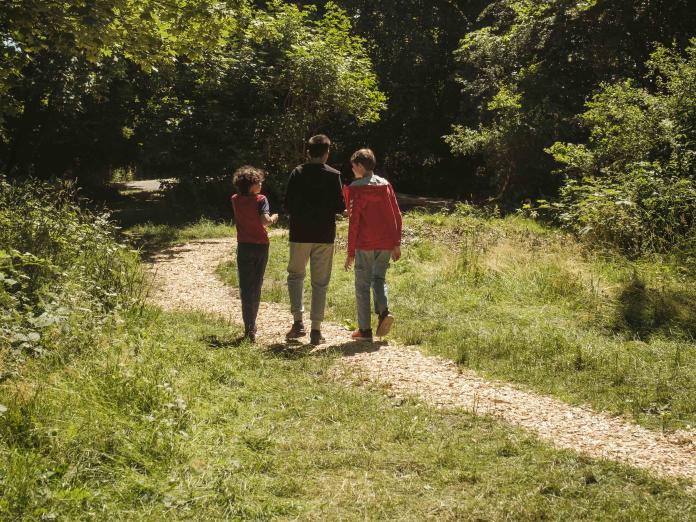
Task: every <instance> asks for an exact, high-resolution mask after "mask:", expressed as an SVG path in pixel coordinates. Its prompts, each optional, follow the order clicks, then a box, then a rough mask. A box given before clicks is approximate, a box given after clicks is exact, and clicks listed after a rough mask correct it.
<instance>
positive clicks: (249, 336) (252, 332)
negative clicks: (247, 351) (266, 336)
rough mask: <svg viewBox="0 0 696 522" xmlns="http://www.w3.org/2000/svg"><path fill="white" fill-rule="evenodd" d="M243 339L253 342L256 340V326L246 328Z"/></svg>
mask: <svg viewBox="0 0 696 522" xmlns="http://www.w3.org/2000/svg"><path fill="white" fill-rule="evenodd" d="M244 339H246V340H247V341H249V342H250V343H252V344H253V343H255V342H256V328H253V329H249V330H246V331H245V332H244Z"/></svg>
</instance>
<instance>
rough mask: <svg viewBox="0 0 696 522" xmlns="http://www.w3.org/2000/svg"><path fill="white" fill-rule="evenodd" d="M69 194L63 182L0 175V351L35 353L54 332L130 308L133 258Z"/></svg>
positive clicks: (103, 221) (100, 219)
mask: <svg viewBox="0 0 696 522" xmlns="http://www.w3.org/2000/svg"><path fill="white" fill-rule="evenodd" d="M75 196H76V194H75V190H74V188H73V187H72V186H71V185H69V184H63V185H59V184H49V183H44V182H39V181H26V182H23V183H15V184H12V183H9V182H8V181H7V180H6V179H4V178H2V177H0V348H8V347H13V348H15V349H18V350H23V351H29V352H34V353H41V352H42V351H43V350H44V349H45V348H47V347H48V346H49V345H50V344H51V341H50V339H51V338H55V335H53V334H55V333H56V332H60V331H64V329H69V328H70V326H73V327H75V328H78V329H79V328H80V326H81V325H84V321H86V320H90V321H93V320H98V319H99V318H101V317H105V316H106V314H108V313H109V312H110V311H114V310H127V309H130V307H131V306H132V305H133V304H134V302H135V299H136V297H137V296H138V294H139V291H140V288H141V287H142V285H141V283H142V278H141V277H140V272H139V269H138V263H137V256H135V254H134V253H133V252H132V251H130V250H129V249H128V248H127V247H126V246H124V245H121V244H119V243H117V241H116V240H115V228H114V226H113V225H112V224H111V223H110V222H109V219H108V215H107V214H96V213H93V212H89V211H86V210H83V209H81V208H80V207H79V205H78V204H77V203H76V198H75Z"/></svg>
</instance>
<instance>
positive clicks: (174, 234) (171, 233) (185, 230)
mask: <svg viewBox="0 0 696 522" xmlns="http://www.w3.org/2000/svg"><path fill="white" fill-rule="evenodd" d="M124 233H125V235H126V236H127V237H128V238H129V239H130V240H131V241H132V242H133V243H135V244H137V245H139V246H141V247H142V248H143V249H144V250H146V251H155V250H157V249H160V248H163V247H166V246H169V245H171V244H175V243H182V242H186V241H192V240H195V239H212V238H220V237H232V236H235V235H236V232H235V229H234V226H233V225H232V224H231V223H230V222H221V221H213V220H210V219H208V218H200V219H199V220H198V221H196V222H193V223H188V224H186V225H182V226H173V225H168V224H163V223H159V224H157V223H144V224H138V225H134V226H132V227H129V228H128V229H127V230H125V232H124Z"/></svg>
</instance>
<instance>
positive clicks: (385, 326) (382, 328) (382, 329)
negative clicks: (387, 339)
mask: <svg viewBox="0 0 696 522" xmlns="http://www.w3.org/2000/svg"><path fill="white" fill-rule="evenodd" d="M393 324H394V316H393V315H392V314H390V313H389V310H386V311H385V312H382V313H381V314H379V322H378V323H377V331H376V332H375V335H376V336H377V337H384V336H385V335H387V334H388V333H389V330H391V327H392V325H393Z"/></svg>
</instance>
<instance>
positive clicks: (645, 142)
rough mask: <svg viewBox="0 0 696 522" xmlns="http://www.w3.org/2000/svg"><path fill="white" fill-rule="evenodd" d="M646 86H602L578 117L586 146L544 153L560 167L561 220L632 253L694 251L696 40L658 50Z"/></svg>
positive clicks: (557, 145) (567, 145)
mask: <svg viewBox="0 0 696 522" xmlns="http://www.w3.org/2000/svg"><path fill="white" fill-rule="evenodd" d="M647 69H648V74H647V78H646V80H648V81H647V82H646V83H647V84H648V85H651V86H652V88H646V87H640V86H638V85H636V82H635V81H632V80H625V81H620V82H617V83H607V84H604V85H602V87H601V88H600V90H599V91H598V92H597V93H596V94H595V95H594V96H593V98H592V100H591V101H589V102H588V103H587V110H586V111H585V112H584V113H583V114H582V115H581V116H580V119H581V122H582V124H583V126H584V127H585V128H586V129H587V130H588V131H589V138H588V140H587V143H579V144H571V143H562V142H557V143H555V144H554V145H553V146H552V147H550V148H549V149H548V151H549V153H550V154H551V155H553V157H554V158H555V159H556V161H558V162H560V163H561V164H563V165H564V168H563V169H562V172H563V174H564V179H565V184H564V186H563V188H562V190H561V204H560V205H559V208H560V209H561V213H560V216H561V218H562V219H563V221H564V222H565V223H566V224H567V225H569V226H570V227H571V228H574V229H575V230H577V231H579V232H582V233H583V234H585V235H586V236H587V237H589V238H592V239H593V240H599V241H602V242H606V243H611V244H614V245H617V246H619V247H621V248H623V249H624V250H625V251H627V252H630V253H643V252H648V251H656V250H657V251H669V250H672V249H673V248H675V247H677V248H678V249H681V250H687V251H691V252H692V253H693V252H696V220H695V218H694V216H696V39H693V40H692V41H691V45H690V46H689V47H688V48H687V49H686V53H685V54H684V55H682V54H681V53H680V52H678V51H676V50H674V49H669V48H666V47H664V46H659V47H658V48H657V49H656V50H655V52H653V54H652V55H651V57H650V59H649V60H648V62H647Z"/></svg>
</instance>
